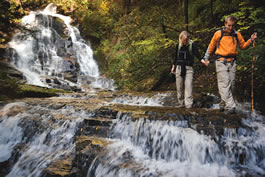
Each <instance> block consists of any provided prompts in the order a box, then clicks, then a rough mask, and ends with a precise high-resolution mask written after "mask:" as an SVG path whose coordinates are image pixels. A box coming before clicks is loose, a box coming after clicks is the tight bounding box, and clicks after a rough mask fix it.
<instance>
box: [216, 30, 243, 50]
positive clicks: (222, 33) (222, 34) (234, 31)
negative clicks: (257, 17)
mask: <svg viewBox="0 0 265 177" xmlns="http://www.w3.org/2000/svg"><path fill="white" fill-rule="evenodd" d="M219 30H221V37H220V38H219V40H218V43H217V48H218V47H219V46H220V41H221V39H222V38H223V37H224V36H232V39H233V43H234V42H235V38H236V42H237V45H238V44H239V43H238V37H237V31H236V30H233V31H232V32H231V33H229V34H228V35H227V33H225V31H224V30H225V28H222V29H219Z"/></svg>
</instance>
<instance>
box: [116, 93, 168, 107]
mask: <svg viewBox="0 0 265 177" xmlns="http://www.w3.org/2000/svg"><path fill="white" fill-rule="evenodd" d="M166 96H169V95H168V94H160V93H159V94H156V95H153V96H151V97H144V96H131V95H126V96H120V97H117V98H115V99H114V100H112V103H119V104H127V105H141V106H163V98H165V97H166Z"/></svg>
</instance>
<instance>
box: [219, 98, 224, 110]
mask: <svg viewBox="0 0 265 177" xmlns="http://www.w3.org/2000/svg"><path fill="white" fill-rule="evenodd" d="M219 110H220V112H224V111H225V102H224V101H223V100H221V102H220V103H219Z"/></svg>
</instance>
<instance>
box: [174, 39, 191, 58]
mask: <svg viewBox="0 0 265 177" xmlns="http://www.w3.org/2000/svg"><path fill="white" fill-rule="evenodd" d="M192 43H193V41H192V40H190V41H189V45H190V46H189V52H190V54H191V56H193V55H192ZM180 48H181V46H180V45H178V55H177V56H179V51H180Z"/></svg>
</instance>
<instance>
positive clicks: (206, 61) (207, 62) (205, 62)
mask: <svg viewBox="0 0 265 177" xmlns="http://www.w3.org/2000/svg"><path fill="white" fill-rule="evenodd" d="M201 62H202V63H203V64H204V65H205V66H206V67H208V65H209V63H210V62H209V60H204V59H201Z"/></svg>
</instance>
